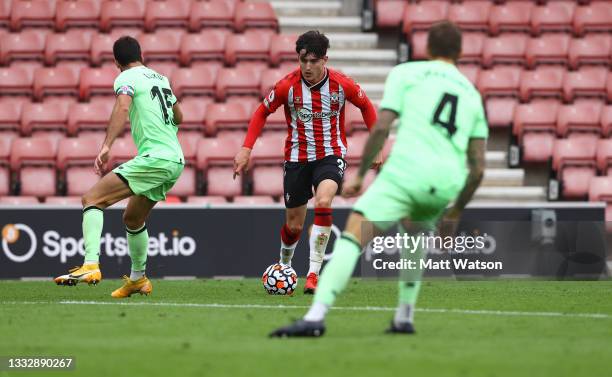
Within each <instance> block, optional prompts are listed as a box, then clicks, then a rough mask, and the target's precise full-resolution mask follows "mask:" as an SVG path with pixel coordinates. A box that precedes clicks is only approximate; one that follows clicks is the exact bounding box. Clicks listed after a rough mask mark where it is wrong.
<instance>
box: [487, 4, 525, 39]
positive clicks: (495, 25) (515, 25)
mask: <svg viewBox="0 0 612 377" xmlns="http://www.w3.org/2000/svg"><path fill="white" fill-rule="evenodd" d="M532 10H533V4H531V3H530V2H507V3H506V4H503V5H497V6H494V7H493V8H492V9H491V14H490V16H489V31H490V32H491V33H492V34H493V35H497V34H499V33H500V32H507V31H510V32H523V33H528V32H529V30H530V25H529V21H530V19H531V13H532Z"/></svg>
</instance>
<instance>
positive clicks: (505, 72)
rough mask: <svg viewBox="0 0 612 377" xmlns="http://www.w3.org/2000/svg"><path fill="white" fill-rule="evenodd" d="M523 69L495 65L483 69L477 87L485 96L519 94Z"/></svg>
mask: <svg viewBox="0 0 612 377" xmlns="http://www.w3.org/2000/svg"><path fill="white" fill-rule="evenodd" d="M520 76H521V70H520V68H518V67H495V68H493V69H490V70H486V71H485V70H482V71H480V74H479V75H478V81H477V87H478V90H479V91H480V93H482V95H483V96H484V97H489V96H518V89H519V82H520Z"/></svg>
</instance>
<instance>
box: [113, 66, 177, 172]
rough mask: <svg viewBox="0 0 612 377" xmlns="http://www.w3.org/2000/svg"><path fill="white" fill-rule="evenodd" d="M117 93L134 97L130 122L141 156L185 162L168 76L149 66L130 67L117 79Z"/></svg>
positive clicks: (174, 100) (174, 101) (174, 99)
mask: <svg viewBox="0 0 612 377" xmlns="http://www.w3.org/2000/svg"><path fill="white" fill-rule="evenodd" d="M114 88H115V94H116V95H120V94H127V95H129V96H130V97H132V104H131V106H130V123H131V128H132V137H133V138H134V143H135V144H136V147H137V148H138V155H139V156H150V157H154V158H159V159H163V160H169V161H174V162H178V163H180V164H182V163H184V161H185V159H184V157H183V151H182V149H181V145H180V144H179V141H178V138H177V136H176V134H177V132H178V126H177V125H176V124H174V113H173V111H172V106H173V105H174V104H175V103H176V101H177V99H176V97H175V96H174V94H173V93H172V89H171V88H170V82H169V81H168V78H167V77H165V76H163V75H160V74H159V73H157V72H155V71H153V70H152V69H149V68H147V67H145V66H136V67H133V68H130V69H127V70H125V71H123V72H121V74H119V76H117V78H116V79H115V85H114Z"/></svg>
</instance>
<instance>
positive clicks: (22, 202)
mask: <svg viewBox="0 0 612 377" xmlns="http://www.w3.org/2000/svg"><path fill="white" fill-rule="evenodd" d="M39 203H40V202H39V201H38V199H37V198H36V197H35V196H0V204H2V205H8V206H27V205H33V204H35V205H38V204H39Z"/></svg>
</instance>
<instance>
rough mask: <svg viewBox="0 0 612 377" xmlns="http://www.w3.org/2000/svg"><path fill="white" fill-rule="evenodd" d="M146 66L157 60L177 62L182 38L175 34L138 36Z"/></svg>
mask: <svg viewBox="0 0 612 377" xmlns="http://www.w3.org/2000/svg"><path fill="white" fill-rule="evenodd" d="M137 39H138V41H139V42H140V48H141V49H142V58H143V59H144V61H145V64H147V63H149V62H151V61H155V60H170V61H173V60H177V58H178V56H179V48H180V38H178V36H177V35H176V34H173V33H165V32H161V31H160V32H157V33H155V34H144V33H143V34H140V35H139V36H138V38H137Z"/></svg>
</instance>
